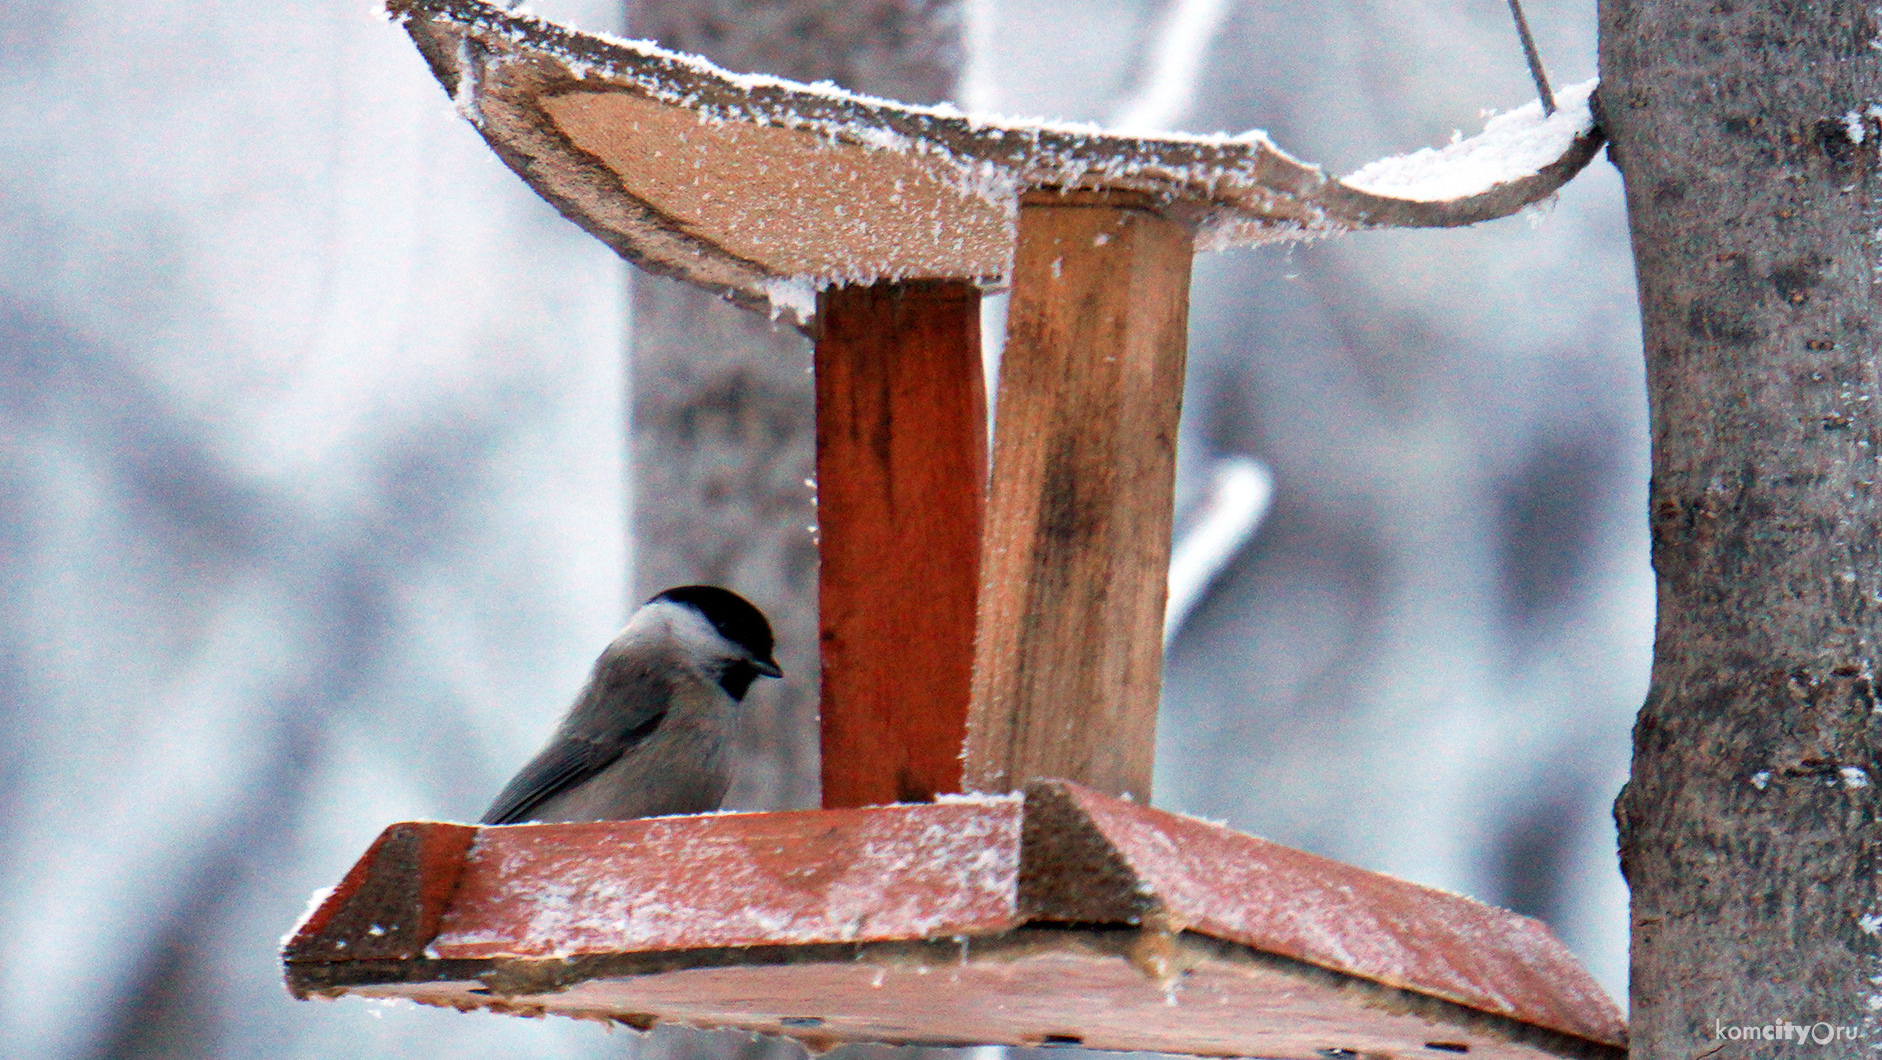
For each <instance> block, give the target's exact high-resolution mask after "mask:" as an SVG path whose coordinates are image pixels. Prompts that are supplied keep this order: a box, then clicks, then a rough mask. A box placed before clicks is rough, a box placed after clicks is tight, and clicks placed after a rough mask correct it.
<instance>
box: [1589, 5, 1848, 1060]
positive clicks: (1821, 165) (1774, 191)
mask: <svg viewBox="0 0 1882 1060" xmlns="http://www.w3.org/2000/svg"><path fill="white" fill-rule="evenodd" d="M1874 18H1875V16H1874V15H1873V13H1872V12H1871V10H1870V9H1869V7H1868V6H1867V5H1865V4H1858V3H1852V2H1842V0H1823V2H1800V3H1785V2H1774V3H1765V4H1754V3H1743V2H1740V0H1706V2H1703V3H1702V2H1699V0H1603V3H1602V8H1601V40H1602V44H1601V75H1602V88H1601V93H1600V103H1601V107H1602V111H1603V114H1604V122H1605V125H1606V128H1607V132H1608V135H1609V136H1610V138H1611V143H1612V147H1611V153H1612V157H1613V159H1614V161H1615V163H1616V164H1617V165H1618V166H1619V167H1620V169H1621V172H1622V174H1623V175H1624V177H1625V181H1626V187H1627V204H1628V214H1629V218H1630V223H1631V229H1632V236H1633V246H1634V254H1635V260H1636V264H1637V269H1638V280H1639V287H1640V301H1641V309H1642V315H1643V331H1644V337H1645V344H1646V357H1647V377H1648V390H1649V393H1648V397H1649V402H1650V405H1651V416H1652V432H1653V482H1652V497H1651V505H1652V509H1651V516H1652V528H1653V564H1654V570H1655V572H1656V574H1657V576H1658V589H1659V625H1658V629H1657V632H1656V642H1655V648H1654V665H1653V683H1652V686H1651V689H1650V691H1649V693H1648V697H1647V702H1646V704H1645V706H1644V707H1643V708H1642V709H1641V712H1640V716H1639V719H1638V722H1637V724H1636V727H1635V731H1634V766H1633V773H1632V778H1631V780H1630V781H1629V783H1628V785H1627V787H1626V789H1625V790H1624V791H1623V793H1622V795H1621V798H1620V800H1619V801H1618V803H1617V804H1616V806H1615V814H1616V818H1617V821H1618V824H1619V826H1620V836H1621V864H1622V869H1623V871H1624V872H1625V874H1626V876H1627V879H1628V883H1629V885H1630V886H1631V888H1632V891H1633V908H1632V916H1633V921H1632V936H1633V971H1632V985H1631V996H1632V1021H1633V1031H1632V1033H1633V1054H1634V1055H1635V1056H1637V1057H1681V1058H1685V1057H1693V1056H1697V1055H1701V1054H1706V1053H1710V1052H1717V1053H1718V1054H1719V1055H1721V1056H1752V1055H1758V1056H1763V1055H1776V1054H1777V1053H1778V1052H1781V1051H1784V1050H1787V1049H1791V1048H1795V1047H1796V1046H1795V1044H1788V1045H1780V1044H1778V1043H1777V1042H1772V1041H1765V1040H1764V1035H1765V1033H1766V1031H1765V1030H1764V1028H1765V1027H1767V1026H1771V1027H1773V1028H1774V1033H1781V1032H1783V1031H1784V1029H1785V1024H1791V1025H1800V1026H1803V1027H1805V1028H1807V1029H1812V1030H1815V1031H1817V1032H1818V1033H1822V1031H1823V1030H1824V1029H1826V1028H1838V1027H1847V1028H1855V1031H1856V1034H1857V1035H1859V1037H1858V1038H1857V1039H1856V1040H1853V1041H1852V1040H1843V1041H1837V1042H1831V1043H1825V1044H1824V1045H1823V1048H1824V1050H1825V1051H1824V1052H1822V1053H1820V1054H1819V1055H1842V1056H1855V1055H1859V1054H1866V1053H1867V1052H1868V1051H1869V1047H1870V1046H1871V1045H1873V1044H1882V1030H1879V1029H1878V1025H1877V1024H1876V1023H1875V1021H1874V1019H1873V1017H1872V1016H1871V1009H1870V1004H1871V999H1872V998H1873V997H1874V996H1875V995H1877V994H1878V993H1882V987H1878V986H1877V985H1876V984H1875V983H1874V982H1872V980H1871V977H1872V976H1876V975H1878V974H1882V966H1879V963H1878V946H1877V942H1878V940H1877V937H1876V934H1875V932H1876V930H1877V927H1876V925H1877V924H1878V923H1882V920H1878V919H1877V918H1878V917H1882V908H1878V904H1877V894H1876V889H1877V888H1876V869H1877V865H1876V845H1875V836H1876V830H1875V825H1874V823H1873V822H1874V821H1875V817H1876V812H1877V799H1876V792H1877V788H1876V785H1875V782H1876V781H1877V780H1882V775H1879V774H1878V773H1877V765H1876V749H1877V747H1878V739H1879V738H1882V723H1879V722H1878V715H1877V713H1876V701H1875V669H1876V651H1877V644H1878V621H1879V620H1882V608H1878V606H1877V605H1878V603H1882V596H1879V595H1878V594H1882V563H1879V562H1878V556H1877V542H1878V539H1879V538H1882V524H1879V520H1878V511H1877V491H1876V489H1875V481H1876V475H1877V470H1878V469H1877V459H1878V455H1879V454H1882V438H1879V431H1878V427H1879V425H1882V416H1879V414H1878V413H1879V410H1878V409H1877V408H1876V406H1877V404H1878V402H1877V401H1876V397H1877V394H1878V387H1879V385H1882V379H1879V378H1878V365H1877V357H1876V340H1877V336H1876V335H1875V333H1874V324H1875V320H1874V318H1875V305H1874V298H1875V292H1874V285H1875V283H1876V275H1877V269H1878V267H1882V265H1879V263H1878V257H1877V254H1878V239H1877V234H1876V233H1877V226H1878V221H1879V219H1878V217H1877V216H1876V214H1877V212H1878V211H1877V208H1876V199H1877V194H1878V191H1882V187H1878V172H1877V147H1878V145H1879V144H1882V125H1878V122H1877V119H1876V118H1875V117H1873V116H1868V115H1865V114H1864V113H1862V112H1863V111H1864V110H1865V108H1867V107H1868V106H1869V105H1870V104H1871V103H1872V102H1873V101H1877V100H1879V99H1882V77H1879V76H1878V72H1879V67H1882V62H1879V61H1878V60H1879V59H1882V52H1878V51H1877V49H1876V47H1875V46H1874V45H1872V43H1871V42H1872V41H1873V40H1874V39H1875V38H1876V36H1877V26H1876V24H1875V21H1874ZM1851 112H1855V113H1854V114H1853V115H1852V116H1850V117H1848V118H1846V117H1845V115H1851ZM1878 113H1882V112H1878ZM1819 1022H1821V1023H1822V1024H1824V1025H1826V1028H1818V1027H1817V1026H1816V1025H1817V1024H1819ZM1735 1027H1755V1028H1757V1030H1756V1031H1755V1032H1754V1033H1755V1034H1756V1035H1757V1040H1756V1041H1753V1042H1748V1041H1744V1040H1742V1039H1738V1040H1734V1035H1733V1031H1732V1028H1735ZM1722 1034H1723V1037H1722V1036H1721V1035H1722ZM1863 1037H1866V1039H1867V1040H1866V1041H1865V1040H1863ZM1819 1040H1820V1039H1819ZM1813 1048H1814V1046H1813Z"/></svg>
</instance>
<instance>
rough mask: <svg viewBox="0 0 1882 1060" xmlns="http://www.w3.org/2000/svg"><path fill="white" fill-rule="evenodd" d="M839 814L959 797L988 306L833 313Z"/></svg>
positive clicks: (965, 293) (831, 558) (831, 512)
mask: <svg viewBox="0 0 1882 1060" xmlns="http://www.w3.org/2000/svg"><path fill="white" fill-rule="evenodd" d="M817 320H818V333H817V344H816V374H817V523H818V527H819V530H820V537H821V551H822V573H821V575H820V583H819V587H820V594H821V596H820V603H819V609H820V611H821V615H822V617H821V638H822V650H823V691H822V697H823V702H822V706H823V805H824V807H825V808H826V809H834V808H837V807H844V806H868V805H879V804H882V803H890V802H926V801H931V800H932V799H933V798H934V796H935V795H937V794H942V793H947V792H957V791H960V790H961V744H962V741H963V738H964V736H965V733H966V728H967V703H968V694H969V689H970V686H971V678H972V672H973V651H974V599H975V592H976V589H977V588H978V585H979V561H980V524H981V512H982V509H983V507H984V500H983V498H984V490H985V484H986V467H987V455H986V452H987V437H986V435H987V428H986V423H987V418H986V417H987V413H986V407H987V406H986V381H985V378H984V375H983V369H982V367H981V361H980V291H979V289H978V288H976V287H975V286H974V285H973V284H971V283H966V282H962V281H942V280H934V281H911V282H904V283H881V284H876V285H874V286H869V287H838V288H832V289H830V290H827V291H825V292H824V294H823V295H822V296H821V297H820V298H819V299H818V304H817Z"/></svg>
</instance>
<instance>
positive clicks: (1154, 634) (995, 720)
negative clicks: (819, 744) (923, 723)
mask: <svg viewBox="0 0 1882 1060" xmlns="http://www.w3.org/2000/svg"><path fill="white" fill-rule="evenodd" d="M1193 253H1194V248H1193V240H1192V238H1191V234H1190V232H1189V230H1188V229H1187V228H1185V227H1184V226H1182V225H1180V224H1178V223H1176V222H1174V221H1171V220H1169V219H1167V218H1164V217H1161V216H1159V215H1158V214H1157V213H1155V212H1154V211H1153V210H1152V209H1151V208H1150V204H1149V201H1148V200H1147V199H1144V198H1142V197H1138V196H1132V195H1125V194H1120V193H1103V192H1083V193H1073V194H1065V195H1061V194H1059V193H1056V192H1036V193H1031V194H1029V195H1027V196H1026V197H1025V198H1024V199H1023V200H1022V204H1021V207H1020V216H1019V245H1018V251H1017V257H1016V259H1015V261H1014V264H1013V295H1012V302H1011V304H1010V306H1009V309H1008V315H1007V339H1006V352H1005V353H1004V354H1003V356H1002V359H1001V366H1000V387H999V408H998V420H997V422H996V425H995V429H994V458H993V479H992V487H991V494H990V497H989V501H988V512H987V531H986V537H985V542H984V545H983V549H982V552H981V582H980V623H981V628H980V633H979V639H978V643H977V645H976V651H975V660H974V699H973V706H972V709H971V712H970V715H969V722H968V738H967V748H966V759H967V767H966V781H967V786H968V788H969V789H970V790H975V791H990V792H998V791H1009V790H1012V789H1014V788H1017V787H1019V786H1020V785H1021V784H1024V783H1025V782H1026V781H1027V780H1030V779H1033V778H1036V777H1062V778H1065V779H1068V780H1075V781H1078V782H1079V783H1081V784H1086V785H1089V786H1091V787H1093V788H1097V789H1098V790H1101V791H1108V792H1112V793H1115V794H1125V793H1129V794H1131V795H1133V796H1135V797H1136V798H1139V799H1144V800H1147V799H1148V798H1149V797H1150V766H1151V759H1152V757H1153V752H1154V744H1155V737H1156V710H1157V693H1158V687H1159V684H1160V681H1161V677H1162V674H1161V670H1162V643H1161V630H1162V623H1163V604H1164V598H1165V595H1166V591H1167V581H1166V579H1167V576H1168V568H1169V559H1170V517H1171V506H1172V503H1173V491H1174V488H1175V468H1176V425H1177V417H1178V415H1179V413H1180V411H1181V407H1182V395H1183V359H1184V352H1185V345H1186V343H1185V329H1186V324H1187V319H1186V318H1187V316H1188V311H1189V270H1190V259H1191V257H1192V256H1193Z"/></svg>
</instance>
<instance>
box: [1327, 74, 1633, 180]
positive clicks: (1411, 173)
mask: <svg viewBox="0 0 1882 1060" xmlns="http://www.w3.org/2000/svg"><path fill="white" fill-rule="evenodd" d="M1599 83H1600V82H1599V80H1590V81H1583V82H1582V83H1581V84H1578V85H1572V86H1570V87H1568V88H1565V89H1563V90H1561V91H1560V92H1558V93H1556V98H1555V102H1556V107H1557V109H1556V112H1555V113H1554V114H1553V115H1550V116H1547V117H1544V116H1543V113H1542V102H1541V101H1540V100H1534V101H1531V102H1529V103H1527V104H1524V105H1523V106H1521V107H1518V108H1516V109H1515V110H1512V111H1510V112H1509V113H1507V114H1499V115H1497V116H1496V117H1494V118H1491V119H1490V120H1489V121H1488V122H1486V123H1485V124H1484V127H1483V132H1481V133H1478V134H1477V135H1476V136H1473V137H1471V138H1470V139H1468V140H1463V139H1459V140H1457V141H1455V142H1453V143H1450V144H1447V145H1446V146H1444V147H1439V148H1430V147H1427V148H1424V149H1422V150H1418V151H1414V152H1412V153H1411V154H1408V155H1395V156H1393V157H1391V158H1382V159H1380V160H1379V161H1377V162H1373V163H1372V164H1370V165H1367V166H1364V167H1362V168H1361V169H1360V170H1359V171H1358V172H1356V173H1354V174H1352V175H1351V176H1348V177H1344V178H1342V179H1341V181H1340V182H1341V183H1342V184H1345V185H1346V186H1348V187H1350V188H1353V189H1355V190H1357V191H1364V192H1370V193H1371V194H1374V195H1382V196H1386V197H1389V198H1394V199H1410V200H1413V201H1416V202H1442V201H1444V200H1446V199H1461V198H1465V197H1466V196H1470V195H1476V194H1479V193H1482V192H1485V191H1489V190H1490V189H1491V188H1493V187H1496V186H1497V185H1498V184H1506V183H1508V182H1510V181H1512V180H1519V179H1521V178H1523V177H1527V176H1531V175H1533V174H1534V173H1535V172H1536V171H1537V170H1539V169H1541V168H1542V167H1543V166H1546V165H1548V164H1549V163H1550V162H1553V161H1555V160H1556V159H1558V158H1560V157H1562V154H1563V153H1564V152H1566V151H1567V150H1568V148H1569V145H1570V144H1572V143H1573V142H1574V140H1575V138H1576V137H1577V136H1580V135H1582V134H1583V133H1586V132H1588V131H1589V130H1590V129H1592V128H1594V114H1593V112H1592V110H1591V109H1590V102H1591V100H1592V99H1593V97H1594V90H1595V86H1596V85H1598V84H1599Z"/></svg>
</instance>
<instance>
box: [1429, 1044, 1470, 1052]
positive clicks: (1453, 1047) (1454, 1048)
mask: <svg viewBox="0 0 1882 1060" xmlns="http://www.w3.org/2000/svg"><path fill="white" fill-rule="evenodd" d="M1425 1048H1427V1049H1436V1050H1438V1051H1439V1052H1441V1053H1468V1052H1470V1046H1468V1045H1465V1044H1464V1043H1463V1042H1426V1043H1425Z"/></svg>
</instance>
